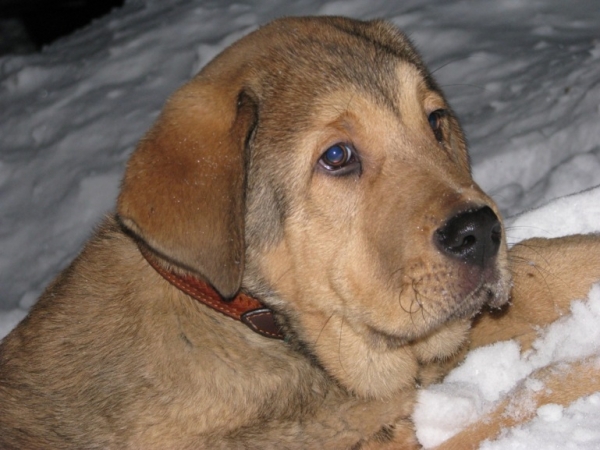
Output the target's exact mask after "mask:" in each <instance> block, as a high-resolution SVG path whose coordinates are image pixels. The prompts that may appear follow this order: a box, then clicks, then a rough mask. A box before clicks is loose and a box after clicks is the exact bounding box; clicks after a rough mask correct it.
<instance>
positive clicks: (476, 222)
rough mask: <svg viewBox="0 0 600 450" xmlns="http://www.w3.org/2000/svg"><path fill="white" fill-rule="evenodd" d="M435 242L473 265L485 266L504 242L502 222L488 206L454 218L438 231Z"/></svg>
mask: <svg viewBox="0 0 600 450" xmlns="http://www.w3.org/2000/svg"><path fill="white" fill-rule="evenodd" d="M434 241H435V243H436V245H437V247H438V248H439V249H440V250H441V251H442V252H443V253H445V254H446V255H448V256H451V257H453V258H457V259H460V260H462V261H464V262H466V263H469V264H476V265H479V266H483V265H485V264H486V263H487V262H488V261H489V260H490V259H491V258H493V257H495V256H496V254H497V253H498V249H499V248H500V242H501V241H502V225H501V224H500V220H499V219H498V217H497V216H496V214H494V211H492V209H491V208H490V207H488V206H485V207H483V208H480V209H476V210H468V211H464V212H461V213H459V214H457V215H455V216H453V217H451V218H450V219H449V220H448V221H447V222H446V223H445V224H444V225H443V226H442V227H441V228H439V229H438V230H437V231H436V232H435V237H434Z"/></svg>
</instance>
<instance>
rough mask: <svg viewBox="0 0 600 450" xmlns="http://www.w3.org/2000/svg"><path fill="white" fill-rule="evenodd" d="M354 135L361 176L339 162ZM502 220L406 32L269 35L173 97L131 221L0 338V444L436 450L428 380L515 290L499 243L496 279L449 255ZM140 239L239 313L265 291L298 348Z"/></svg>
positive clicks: (103, 235)
mask: <svg viewBox="0 0 600 450" xmlns="http://www.w3.org/2000/svg"><path fill="white" fill-rule="evenodd" d="M438 109H445V110H447V111H448V112H447V114H446V116H445V117H444V119H443V140H442V141H441V142H438V140H437V138H436V136H435V135H434V133H433V132H432V130H431V127H430V125H429V123H428V118H427V117H428V115H429V114H430V113H431V112H432V111H435V110H438ZM340 142H341V143H346V144H351V145H353V146H354V147H355V148H356V150H357V152H358V153H359V156H360V162H361V169H360V171H359V172H358V171H355V172H353V173H350V174H347V175H344V176H334V175H331V174H329V173H326V172H324V170H322V169H320V166H319V159H320V157H321V155H322V154H323V152H324V151H325V150H326V149H327V148H329V147H330V146H331V145H334V144H336V143H340ZM483 206H489V207H490V208H491V209H492V210H494V211H496V214H498V212H497V208H496V206H495V205H494V203H493V202H492V200H491V199H490V198H489V197H487V196H486V195H485V194H484V193H483V192H482V191H481V190H480V188H479V187H478V186H477V185H476V184H475V183H474V182H473V180H472V178H471V174H470V167H469V162H468V156H467V152H466V146H465V142H464V138H463V135H462V131H461V129H460V126H459V124H458V121H457V120H456V118H455V117H454V116H453V114H452V112H451V111H450V109H449V107H448V105H447V104H446V102H445V99H444V97H443V95H442V93H441V91H440V90H439V89H438V88H437V86H436V85H435V83H434V81H433V80H432V79H431V77H430V75H429V74H428V72H427V70H426V69H425V67H424V66H423V63H422V62H421V60H420V58H419V57H418V55H417V54H416V53H415V51H414V49H413V48H412V46H411V45H410V43H409V42H408V40H407V39H406V37H404V35H402V34H401V33H400V32H398V31H397V30H396V29H395V28H393V27H392V26H390V25H387V24H385V23H383V22H378V21H375V22H358V21H353V20H348V19H342V18H296V19H284V20H279V21H276V22H273V23H272V24H270V25H268V26H265V27H263V28H261V29H259V30H258V31H256V32H254V33H252V34H250V35H249V36H247V37H245V38H244V39H242V40H241V41H239V42H238V43H236V44H234V45H233V46H231V47H230V48H228V49H227V50H225V51H224V52H223V53H222V54H221V55H219V56H218V57H217V58H215V60H213V61H212V62H211V63H210V64H209V65H208V66H206V67H205V68H204V69H203V70H202V71H201V72H200V74H199V75H198V76H197V77H195V78H194V79H193V80H191V81H190V82H189V83H187V84H186V85H185V86H183V87H182V88H181V89H180V90H179V91H177V92H176V93H175V94H174V95H173V96H172V97H171V99H170V100H169V101H168V103H167V105H166V106H165V109H164V111H163V113H162V114H161V116H160V117H159V119H158V120H157V122H156V124H155V125H154V126H153V128H152V129H151V130H150V131H149V132H148V134H147V135H146V137H145V138H144V139H143V140H142V141H141V142H140V144H139V146H138V148H137V150H136V152H135V153H134V154H133V156H132V158H131V160H130V162H129V164H128V167H127V171H126V174H125V178H124V181H123V185H122V190H121V194H120V196H119V200H118V205H117V212H116V214H115V215H114V216H111V217H108V218H107V219H106V220H105V222H104V223H103V225H102V226H101V227H100V228H99V230H98V232H97V233H96V235H95V237H94V238H93V239H92V240H91V241H90V242H89V243H88V245H87V246H86V248H85V249H84V250H83V252H82V253H81V255H80V256H79V257H78V258H77V259H76V260H75V261H74V262H73V264H72V265H71V266H70V267H69V268H68V269H67V270H65V271H64V272H63V273H62V274H61V275H60V276H59V277H58V278H57V280H56V281H55V282H54V283H53V284H52V285H51V286H49V287H48V289H47V290H46V291H45V293H44V294H43V295H42V297H41V298H40V300H39V301H38V303H37V304H36V305H35V306H34V307H33V308H32V310H31V312H30V314H29V315H28V317H27V318H26V319H25V320H24V321H23V322H22V323H21V324H19V325H18V326H17V328H16V329H15V330H14V331H13V332H12V333H11V334H10V335H9V336H8V337H7V338H6V339H5V340H4V341H3V342H2V344H1V346H0V447H1V448H51V447H55V448H88V449H92V448H103V449H105V448H120V449H121V448H132V449H152V448H157V449H164V448H178V449H185V448H193V449H198V448H211V449H213V448H244V449H247V448H272V447H283V448H332V449H339V448H361V447H362V448H372V449H375V448H417V447H418V446H417V444H416V442H415V439H414V435H413V430H412V425H411V423H410V414H411V410H412V405H413V402H414V396H415V389H416V387H417V385H419V384H427V383H430V382H432V381H435V380H438V379H439V378H440V377H441V376H442V375H443V374H444V373H445V372H446V371H447V369H448V368H450V367H451V366H452V365H453V364H455V363H456V361H457V360H458V359H459V358H460V356H461V355H462V354H463V353H464V352H465V351H466V349H467V348H468V333H469V329H470V327H471V318H472V316H473V315H474V314H475V313H476V312H477V311H478V310H479V309H480V308H481V307H482V305H484V304H485V303H490V304H491V305H493V306H500V305H501V304H503V303H504V302H505V301H506V300H507V298H508V293H509V287H510V276H509V269H508V257H507V251H506V246H505V243H504V237H502V242H501V245H500V249H499V251H498V254H497V255H496V257H495V259H493V261H492V262H491V263H490V266H489V267H487V268H486V270H481V271H477V270H472V269H471V268H470V267H469V266H468V265H466V264H464V263H463V262H462V261H460V260H458V259H455V258H450V257H448V256H447V255H445V254H443V252H441V251H440V250H439V248H438V247H436V245H434V242H433V241H434V236H435V233H436V230H439V229H440V228H441V227H443V226H444V224H445V223H447V221H448V220H449V219H450V218H452V217H453V216H455V215H456V214H458V213H459V212H461V211H465V210H468V209H473V208H480V207H483ZM502 234H504V233H502ZM139 241H141V242H144V243H145V245H147V246H149V248H151V250H152V251H153V252H154V253H155V255H156V257H157V258H159V259H160V261H161V264H163V265H164V266H165V267H168V268H170V269H171V270H175V271H177V272H179V273H183V274H191V275H194V276H196V277H198V278H202V279H204V280H206V281H207V282H209V283H210V284H212V285H213V286H214V287H215V289H216V290H217V291H218V292H219V293H220V294H221V295H222V296H223V297H224V298H230V297H232V296H234V295H235V294H236V293H237V292H238V291H239V290H240V289H241V290H242V291H244V292H247V293H249V294H251V295H253V296H255V297H257V298H260V299H261V301H263V302H264V303H265V304H266V305H268V306H269V307H270V308H272V309H273V310H274V311H275V312H276V317H277V320H278V322H279V323H280V325H281V326H282V328H283V330H284V332H285V333H286V337H287V338H286V342H281V341H276V340H270V339H268V338H265V337H262V336H259V335H258V334H255V333H253V332H252V331H250V330H249V329H248V328H246V327H245V326H244V325H243V324H241V323H240V322H235V321H233V320H231V319H229V318H227V317H225V316H224V315H222V314H220V313H217V312H215V311H213V310H211V309H208V308H207V307H205V306H203V305H201V304H199V303H198V302H197V301H195V300H194V299H192V298H190V297H188V296H187V295H186V294H184V293H183V292H181V291H179V290H177V289H176V288H174V287H173V286H172V285H170V284H169V283H168V282H167V281H165V280H164V279H163V278H162V277H161V276H160V275H159V274H158V273H157V272H156V271H155V270H154V269H152V268H151V267H150V266H149V265H148V263H147V262H146V260H145V259H144V258H143V257H142V255H141V254H140V251H139V249H138V246H137V243H138V242H139ZM513 267H515V268H516V270H517V271H519V270H521V269H519V267H520V266H518V265H514V266H513ZM521 267H522V266H521ZM519 279H520V278H519V277H517V280H519ZM515 304H518V302H517V299H515ZM507 320H512V319H507ZM536 320H537V318H536V316H535V314H534V315H533V316H532V317H531V319H527V324H528V325H529V324H530V323H536ZM545 320H546V319H545V318H544V321H545ZM492 323H494V322H490V323H489V324H487V322H486V320H481V321H480V323H479V324H478V327H481V328H480V329H481V330H485V328H490V329H493V328H494V325H492ZM544 323H545V322H544ZM516 332H518V333H520V332H521V329H520V328H519V330H516ZM478 333H479V334H476V336H480V335H485V334H486V332H485V331H481V332H478ZM501 337H503V336H500V335H499V338H501ZM479 339H480V338H476V342H479ZM483 340H485V339H484V338H481V342H482V343H483Z"/></svg>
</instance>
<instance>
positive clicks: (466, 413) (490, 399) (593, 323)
mask: <svg viewBox="0 0 600 450" xmlns="http://www.w3.org/2000/svg"><path fill="white" fill-rule="evenodd" d="M598 323H600V284H596V285H594V286H593V287H592V289H591V290H590V293H589V295H588V299H587V300H586V301H582V300H574V301H573V302H572V304H571V314H570V315H567V316H564V317H562V318H561V319H559V320H557V321H556V322H554V323H553V324H551V325H550V326H548V327H547V328H546V329H544V330H541V331H540V337H538V339H536V340H535V341H534V343H533V345H532V349H531V350H528V351H526V352H524V353H523V354H521V350H520V348H519V344H517V343H516V342H515V341H505V342H497V343H495V344H492V345H490V346H487V347H483V348H479V349H475V350H473V351H471V352H470V353H469V354H468V355H467V358H466V359H465V361H464V362H463V363H462V364H461V365H460V366H459V367H457V368H456V369H454V370H453V371H452V372H450V374H449V375H448V376H447V377H446V378H445V380H444V383H442V384H439V385H433V386H430V387H429V388H427V389H426V390H424V391H422V392H421V393H420V394H419V399H418V405H417V408H416V410H415V413H414V416H413V417H414V421H415V424H416V427H417V437H418V438H419V441H420V442H421V443H422V444H423V446H424V447H425V448H430V447H435V446H436V445H438V444H440V443H441V442H443V441H444V440H446V439H448V438H450V437H452V436H453V435H454V434H456V432H457V431H459V430H461V429H462V428H464V427H465V426H466V425H468V424H469V423H471V422H474V421H475V420H476V419H478V418H480V417H482V416H483V415H484V414H485V413H486V412H488V411H491V409H492V407H493V406H494V404H496V403H497V402H498V400H500V399H502V398H504V396H505V395H506V394H507V393H509V392H510V391H511V390H512V389H513V388H514V387H516V386H517V384H518V383H519V382H520V381H522V380H525V382H526V383H527V388H529V389H530V390H532V391H539V390H540V389H542V388H543V385H541V382H540V381H539V380H536V379H535V378H527V377H528V376H529V375H530V374H532V373H533V372H534V371H535V370H536V369H540V368H542V367H545V366H547V365H549V364H550V363H560V362H569V361H576V360H581V359H585V358H588V357H600V327H598ZM591 406H592V405H588V407H587V409H592V408H591ZM598 406H599V407H600V404H598ZM598 412H600V409H596V410H594V411H593V414H594V415H597V413H598ZM537 415H538V418H537V419H535V420H534V421H533V423H532V424H531V425H530V426H534V427H535V428H536V429H537V430H538V431H539V430H540V429H541V428H542V427H546V429H547V431H548V432H553V430H555V429H556V428H555V427H556V424H554V422H559V421H561V420H562V419H563V409H562V407H560V406H559V405H544V406H541V407H540V408H538V410H537ZM583 416H584V412H579V413H578V421H579V422H582V421H583V419H582V417H583ZM592 419H593V418H592ZM594 420H596V419H594ZM594 423H595V422H594ZM520 430H521V432H522V430H523V427H521V428H520ZM514 433H517V432H516V431H515V432H514ZM517 434H518V433H517ZM504 439H506V440H507V441H510V440H511V439H512V442H513V443H511V445H510V446H506V447H492V448H507V449H508V448H515V447H514V439H515V437H514V435H513V436H512V437H511V439H508V438H504ZM558 439H559V438H558V437H557V438H556V440H558ZM562 439H563V440H564V446H562V447H560V446H559V447H556V448H578V449H584V448H585V449H592V448H599V447H600V433H598V434H594V435H593V437H592V436H590V437H589V438H586V439H585V440H584V441H585V442H582V444H581V446H576V447H573V445H574V444H573V443H572V442H571V439H572V437H571V436H564V437H563V438H562ZM569 442H571V444H569V446H568V447H567V446H566V445H567V443H569ZM494 445H499V444H494ZM523 448H526V447H523ZM529 448H547V447H541V446H533V447H529Z"/></svg>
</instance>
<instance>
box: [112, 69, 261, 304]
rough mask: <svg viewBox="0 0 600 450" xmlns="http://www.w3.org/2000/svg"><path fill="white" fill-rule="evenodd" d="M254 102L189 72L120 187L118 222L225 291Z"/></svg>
mask: <svg viewBox="0 0 600 450" xmlns="http://www.w3.org/2000/svg"><path fill="white" fill-rule="evenodd" d="M256 114H257V107H256V102H255V101H254V100H253V99H252V98H251V96H250V95H248V94H246V93H241V94H237V93H236V92H232V88H231V86H223V85H222V84H216V83H211V82H208V81H206V80H203V79H195V80H192V81H191V82H189V83H188V84H187V85H185V86H184V87H183V88H181V89H180V90H179V91H177V92H176V93H175V94H174V95H173V97H171V99H170V100H169V101H168V103H167V105H166V107H165V108H164V110H163V112H162V114H161V116H160V117H159V119H158V120H157V122H156V123H155V125H154V126H153V128H152V129H151V130H150V131H149V132H148V134H147V135H146V136H145V138H144V139H143V140H142V141H141V142H140V143H139V145H138V147H137V149H136V151H135V152H134V154H133V156H132V157H131V159H130V161H129V163H128V166H127V169H126V172H125V177H124V180H123V184H122V189H121V193H120V195H119V199H118V204H117V212H118V216H119V219H120V220H121V223H122V224H124V225H125V227H126V228H128V229H129V230H130V231H131V232H133V233H134V234H135V235H137V236H138V237H139V238H141V239H142V240H143V241H144V242H145V243H146V244H148V245H149V246H150V247H151V248H153V249H154V250H155V251H157V252H158V253H160V254H161V255H162V256H163V257H165V258H166V259H168V260H169V261H170V262H172V263H174V264H175V265H178V266H180V267H182V268H185V269H187V270H190V271H192V272H194V273H195V274H197V275H200V276H202V277H203V278H204V279H205V280H206V281H207V282H209V283H210V284H211V285H212V286H213V287H214V288H215V289H216V290H217V291H218V292H219V293H220V294H221V295H222V296H223V297H225V298H231V297H233V296H234V295H235V294H236V293H237V291H238V290H239V288H240V285H241V279H242V273H243V268H244V208H245V205H244V191H245V182H246V175H245V173H246V153H247V152H246V147H247V141H248V139H249V136H250V133H251V131H252V129H253V127H254V124H255V123H256V120H257V119H256Z"/></svg>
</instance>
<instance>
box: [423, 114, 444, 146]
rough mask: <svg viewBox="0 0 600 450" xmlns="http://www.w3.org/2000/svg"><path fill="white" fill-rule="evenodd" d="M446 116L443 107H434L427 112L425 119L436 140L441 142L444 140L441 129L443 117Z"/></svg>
mask: <svg viewBox="0 0 600 450" xmlns="http://www.w3.org/2000/svg"><path fill="white" fill-rule="evenodd" d="M445 116H446V110H445V109H436V110H435V111H433V112H432V113H430V114H429V116H428V117H427V120H428V121H429V126H430V127H431V129H432V130H433V135H434V136H435V139H436V140H437V141H438V142H442V141H443V140H444V132H443V129H442V125H443V118H444V117H445Z"/></svg>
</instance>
